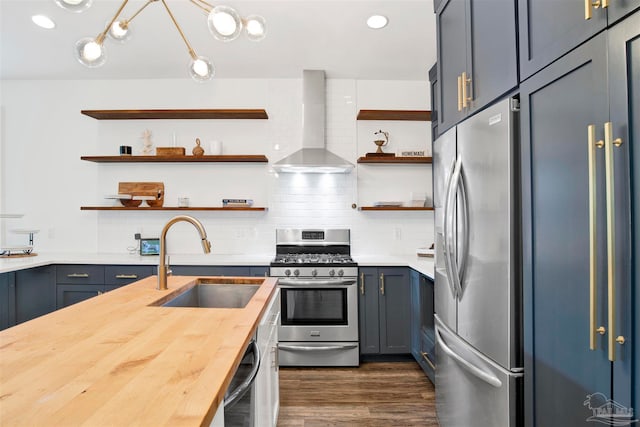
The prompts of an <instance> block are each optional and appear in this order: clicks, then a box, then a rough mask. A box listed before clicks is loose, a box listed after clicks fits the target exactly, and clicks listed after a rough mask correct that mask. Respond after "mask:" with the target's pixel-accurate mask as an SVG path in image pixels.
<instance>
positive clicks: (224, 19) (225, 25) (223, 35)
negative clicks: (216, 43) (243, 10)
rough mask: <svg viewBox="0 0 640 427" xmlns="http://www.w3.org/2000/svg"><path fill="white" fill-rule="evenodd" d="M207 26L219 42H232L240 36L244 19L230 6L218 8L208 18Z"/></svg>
mask: <svg viewBox="0 0 640 427" xmlns="http://www.w3.org/2000/svg"><path fill="white" fill-rule="evenodd" d="M207 26H208V27H209V32H210V33H211V34H212V35H213V37H215V38H216V39H217V40H222V41H231V40H235V39H236V38H238V36H239V35H240V32H241V31H242V19H240V15H238V12H236V10H235V9H233V8H230V7H229V6H216V7H214V8H213V9H212V10H211V12H209V15H208V16H207Z"/></svg>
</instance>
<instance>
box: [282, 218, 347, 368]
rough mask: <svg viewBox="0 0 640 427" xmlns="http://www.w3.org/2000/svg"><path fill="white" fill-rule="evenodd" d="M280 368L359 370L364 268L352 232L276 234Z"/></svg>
mask: <svg viewBox="0 0 640 427" xmlns="http://www.w3.org/2000/svg"><path fill="white" fill-rule="evenodd" d="M270 276H271V277H277V278H278V287H279V289H280V306H281V312H280V324H279V328H278V334H279V344H278V358H279V361H280V366H358V363H359V342H358V286H357V282H358V265H357V264H356V263H355V261H354V260H353V259H352V258H351V246H350V232H349V230H346V229H339V230H335V229H279V230H276V256H275V258H274V259H273V261H272V262H271V268H270Z"/></svg>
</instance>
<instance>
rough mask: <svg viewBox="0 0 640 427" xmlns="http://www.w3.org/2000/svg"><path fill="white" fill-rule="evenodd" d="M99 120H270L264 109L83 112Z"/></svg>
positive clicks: (82, 111)
mask: <svg viewBox="0 0 640 427" xmlns="http://www.w3.org/2000/svg"><path fill="white" fill-rule="evenodd" d="M80 112H81V113H82V114H84V115H85V116H89V117H93V118H94V119H98V120H151V119H189V120H191V119H268V118H269V116H268V115H267V112H266V111H265V110H264V109H197V110H193V109H191V110H81V111H80Z"/></svg>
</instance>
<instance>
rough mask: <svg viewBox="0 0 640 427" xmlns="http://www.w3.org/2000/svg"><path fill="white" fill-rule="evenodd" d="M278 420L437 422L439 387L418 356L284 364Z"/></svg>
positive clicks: (307, 426)
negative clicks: (350, 363)
mask: <svg viewBox="0 0 640 427" xmlns="http://www.w3.org/2000/svg"><path fill="white" fill-rule="evenodd" d="M278 426H279V427H280V426H304V427H311V426H322V427H325V426H368V427H369V426H371V427H374V426H423V427H438V421H437V418H436V409H435V391H434V388H433V384H432V383H431V382H430V381H429V379H428V378H427V377H426V376H425V375H424V373H423V372H422V370H421V369H420V367H419V366H418V364H417V363H415V362H391V363H377V362H376V363H362V364H361V365H360V367H359V368H280V416H279V418H278Z"/></svg>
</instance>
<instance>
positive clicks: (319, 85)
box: [273, 70, 354, 173]
mask: <svg viewBox="0 0 640 427" xmlns="http://www.w3.org/2000/svg"><path fill="white" fill-rule="evenodd" d="M302 103H303V105H302V109H303V113H304V118H303V123H302V149H300V150H298V151H296V152H294V153H293V154H291V155H289V156H287V157H285V158H284V159H282V160H280V161H278V162H276V163H274V165H273V169H275V170H276V171H277V172H304V173H349V172H351V170H352V169H353V167H354V165H353V164H352V163H350V162H348V161H346V160H345V159H343V158H342V157H339V156H337V155H335V154H333V153H332V152H331V151H329V150H327V149H326V147H325V76H324V71H323V70H304V71H303V72H302Z"/></svg>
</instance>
